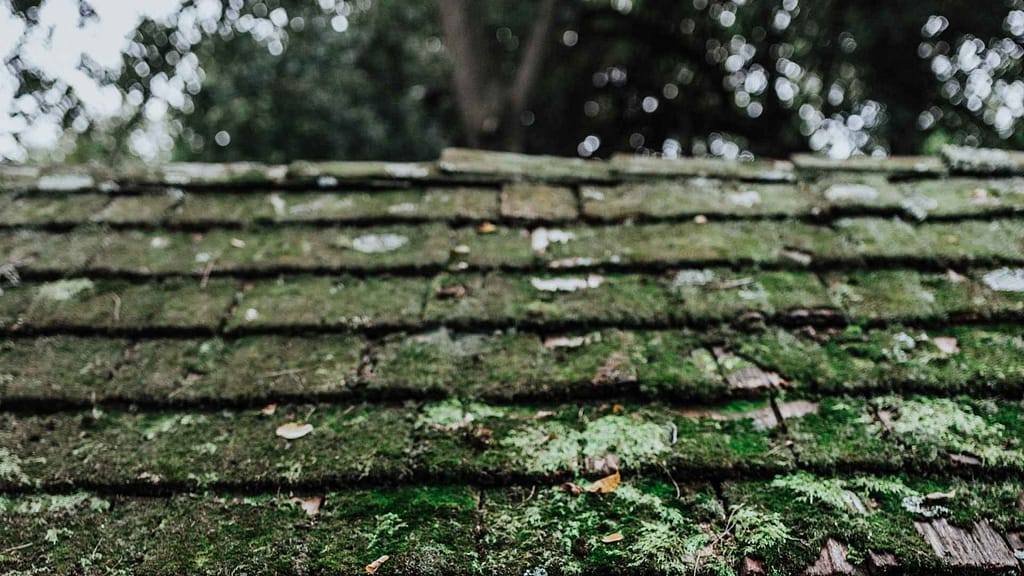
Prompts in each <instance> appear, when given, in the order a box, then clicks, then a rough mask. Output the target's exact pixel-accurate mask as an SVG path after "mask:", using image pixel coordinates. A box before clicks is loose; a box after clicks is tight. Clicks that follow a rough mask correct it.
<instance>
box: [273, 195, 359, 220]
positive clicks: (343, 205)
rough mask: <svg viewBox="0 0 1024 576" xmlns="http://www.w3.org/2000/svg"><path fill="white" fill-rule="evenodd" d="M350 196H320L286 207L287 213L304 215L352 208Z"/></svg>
mask: <svg viewBox="0 0 1024 576" xmlns="http://www.w3.org/2000/svg"><path fill="white" fill-rule="evenodd" d="M353 204H354V202H353V200H352V198H350V197H345V198H335V197H333V196H320V197H319V198H316V199H315V200H310V201H309V202H303V203H301V204H296V205H294V206H291V207H290V208H288V214H290V215H292V216H306V215H309V214H317V213H318V212H335V211H342V210H348V209H350V208H352V206H353Z"/></svg>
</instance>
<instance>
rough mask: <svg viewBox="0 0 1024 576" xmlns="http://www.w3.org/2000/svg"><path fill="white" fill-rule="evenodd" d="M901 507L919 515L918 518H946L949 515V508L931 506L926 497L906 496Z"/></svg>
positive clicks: (918, 495) (917, 495)
mask: <svg viewBox="0 0 1024 576" xmlns="http://www.w3.org/2000/svg"><path fill="white" fill-rule="evenodd" d="M900 505H901V506H902V507H903V509H904V510H906V511H907V512H910V513H911V514H917V515H918V516H924V517H925V518H934V517H936V516H945V515H947V514H949V508H946V507H945V506H938V505H935V504H929V503H928V501H927V500H925V498H924V496H921V495H920V494H914V495H912V496H905V497H904V498H903V500H901V501H900Z"/></svg>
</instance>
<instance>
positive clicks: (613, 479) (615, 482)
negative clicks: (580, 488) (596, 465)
mask: <svg viewBox="0 0 1024 576" xmlns="http://www.w3.org/2000/svg"><path fill="white" fill-rule="evenodd" d="M621 481H622V476H620V475H619V472H618V471H617V470H616V471H615V474H612V475H611V476H605V477H604V478H601V479H600V480H598V481H596V482H592V483H591V484H589V485H588V486H587V487H586V488H585V490H586V491H587V492H590V493H591V494H610V493H612V492H615V489H616V488H618V487H619V483H620V482H621Z"/></svg>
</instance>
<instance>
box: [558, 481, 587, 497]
mask: <svg viewBox="0 0 1024 576" xmlns="http://www.w3.org/2000/svg"><path fill="white" fill-rule="evenodd" d="M559 488H561V489H562V492H568V493H569V494H572V495H573V496H579V495H580V494H583V486H580V485H579V484H575V483H573V482H563V483H562V485H561V486H559Z"/></svg>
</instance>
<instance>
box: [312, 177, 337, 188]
mask: <svg viewBox="0 0 1024 576" xmlns="http://www.w3.org/2000/svg"><path fill="white" fill-rule="evenodd" d="M316 185H317V186H319V187H321V188H333V187H335V186H337V185H338V179H337V178H335V177H334V176H321V177H319V178H317V179H316Z"/></svg>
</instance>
